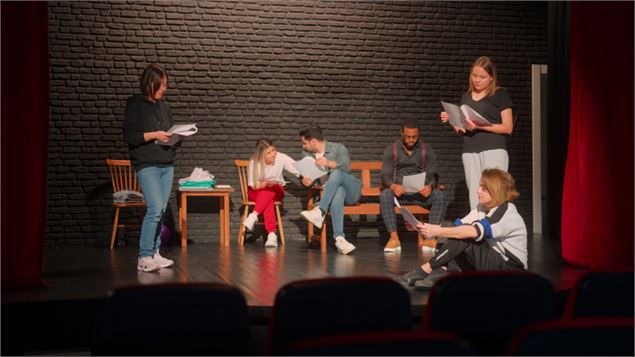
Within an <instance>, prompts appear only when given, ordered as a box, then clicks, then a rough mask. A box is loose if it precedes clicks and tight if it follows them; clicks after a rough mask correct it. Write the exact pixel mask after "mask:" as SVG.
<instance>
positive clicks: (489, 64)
mask: <svg viewBox="0 0 635 357" xmlns="http://www.w3.org/2000/svg"><path fill="white" fill-rule="evenodd" d="M476 66H479V67H481V68H483V69H484V70H485V72H487V74H489V75H490V76H491V77H492V81H491V82H490V84H489V86H487V95H488V96H490V95H494V93H495V92H496V90H497V89H498V80H497V79H496V65H495V64H494V61H492V59H491V58H489V57H487V56H481V57H479V58H477V59H476V60H475V61H474V63H472V66H471V67H470V75H469V76H468V83H469V88H470V89H469V92H470V93H472V92H474V85H473V84H472V70H474V67H476Z"/></svg>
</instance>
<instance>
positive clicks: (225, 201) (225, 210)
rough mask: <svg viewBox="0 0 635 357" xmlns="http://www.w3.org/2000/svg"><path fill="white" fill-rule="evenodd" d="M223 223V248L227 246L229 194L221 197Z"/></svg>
mask: <svg viewBox="0 0 635 357" xmlns="http://www.w3.org/2000/svg"><path fill="white" fill-rule="evenodd" d="M223 221H224V226H225V232H224V234H225V246H226V247H228V246H229V193H227V194H225V195H223Z"/></svg>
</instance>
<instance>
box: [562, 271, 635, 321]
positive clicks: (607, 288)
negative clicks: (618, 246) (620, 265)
mask: <svg viewBox="0 0 635 357" xmlns="http://www.w3.org/2000/svg"><path fill="white" fill-rule="evenodd" d="M634 280H635V279H634V276H633V270H632V269H630V270H601V271H592V272H587V273H585V274H583V275H582V276H580V278H579V279H578V281H577V282H576V284H575V285H574V287H573V289H572V290H571V292H570V293H569V296H568V298H567V303H566V305H565V309H564V315H563V317H564V318H579V317H631V318H632V317H633V310H634V309H635V305H634V304H633V301H634V300H633V291H634V290H635V287H634V284H633V281H634Z"/></svg>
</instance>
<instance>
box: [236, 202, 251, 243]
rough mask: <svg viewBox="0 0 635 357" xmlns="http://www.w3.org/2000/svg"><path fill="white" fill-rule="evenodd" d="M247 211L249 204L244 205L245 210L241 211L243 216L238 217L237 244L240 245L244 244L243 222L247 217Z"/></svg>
mask: <svg viewBox="0 0 635 357" xmlns="http://www.w3.org/2000/svg"><path fill="white" fill-rule="evenodd" d="M248 213H249V206H247V205H245V211H244V212H243V216H242V217H241V218H240V227H238V245H239V246H242V245H244V244H245V229H246V228H245V226H244V225H243V222H245V219H247V214H248Z"/></svg>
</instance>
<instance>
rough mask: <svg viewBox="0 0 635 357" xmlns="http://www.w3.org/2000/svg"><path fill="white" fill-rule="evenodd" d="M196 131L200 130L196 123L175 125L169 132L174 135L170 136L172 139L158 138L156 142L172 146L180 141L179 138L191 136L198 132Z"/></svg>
mask: <svg viewBox="0 0 635 357" xmlns="http://www.w3.org/2000/svg"><path fill="white" fill-rule="evenodd" d="M196 132H198V128H197V127H196V124H179V125H173V126H172V127H171V128H170V130H168V133H169V134H172V136H170V139H169V140H168V141H159V140H156V141H155V144H158V145H168V146H172V145H174V144H176V143H177V142H179V140H181V137H183V136H190V135H193V134H196Z"/></svg>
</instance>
